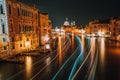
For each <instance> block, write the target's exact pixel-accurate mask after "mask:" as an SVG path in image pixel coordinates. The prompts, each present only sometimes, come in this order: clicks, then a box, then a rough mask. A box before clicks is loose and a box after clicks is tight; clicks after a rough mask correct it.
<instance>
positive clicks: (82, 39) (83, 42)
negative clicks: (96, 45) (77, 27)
mask: <svg viewBox="0 0 120 80" xmlns="http://www.w3.org/2000/svg"><path fill="white" fill-rule="evenodd" d="M81 41H82V49H84V48H85V37H84V35H82V36H81Z"/></svg>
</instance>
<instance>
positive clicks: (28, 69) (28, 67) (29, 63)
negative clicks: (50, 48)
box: [25, 56, 32, 78]
mask: <svg viewBox="0 0 120 80" xmlns="http://www.w3.org/2000/svg"><path fill="white" fill-rule="evenodd" d="M25 64H26V76H27V77H28V78H29V77H30V76H31V69H32V57H30V56H27V57H26V58H25Z"/></svg>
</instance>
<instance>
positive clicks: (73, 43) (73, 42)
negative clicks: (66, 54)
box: [72, 33, 75, 51]
mask: <svg viewBox="0 0 120 80" xmlns="http://www.w3.org/2000/svg"><path fill="white" fill-rule="evenodd" d="M74 45H75V41H74V33H72V51H74Z"/></svg>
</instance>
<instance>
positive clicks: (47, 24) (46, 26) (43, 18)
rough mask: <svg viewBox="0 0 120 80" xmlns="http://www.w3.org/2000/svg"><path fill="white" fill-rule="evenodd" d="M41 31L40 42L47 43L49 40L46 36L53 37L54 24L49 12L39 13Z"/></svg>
mask: <svg viewBox="0 0 120 80" xmlns="http://www.w3.org/2000/svg"><path fill="white" fill-rule="evenodd" d="M39 32H41V33H40V34H39V35H40V38H39V39H40V44H41V45H45V44H46V43H47V42H49V41H46V40H45V39H46V37H47V38H49V40H50V38H51V32H52V25H51V21H50V20H49V16H48V14H47V13H39Z"/></svg>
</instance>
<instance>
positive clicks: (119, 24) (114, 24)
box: [110, 17, 120, 40]
mask: <svg viewBox="0 0 120 80" xmlns="http://www.w3.org/2000/svg"><path fill="white" fill-rule="evenodd" d="M110 26H111V28H110V31H111V37H112V38H113V39H117V40H120V17H116V18H112V19H111V21H110Z"/></svg>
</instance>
